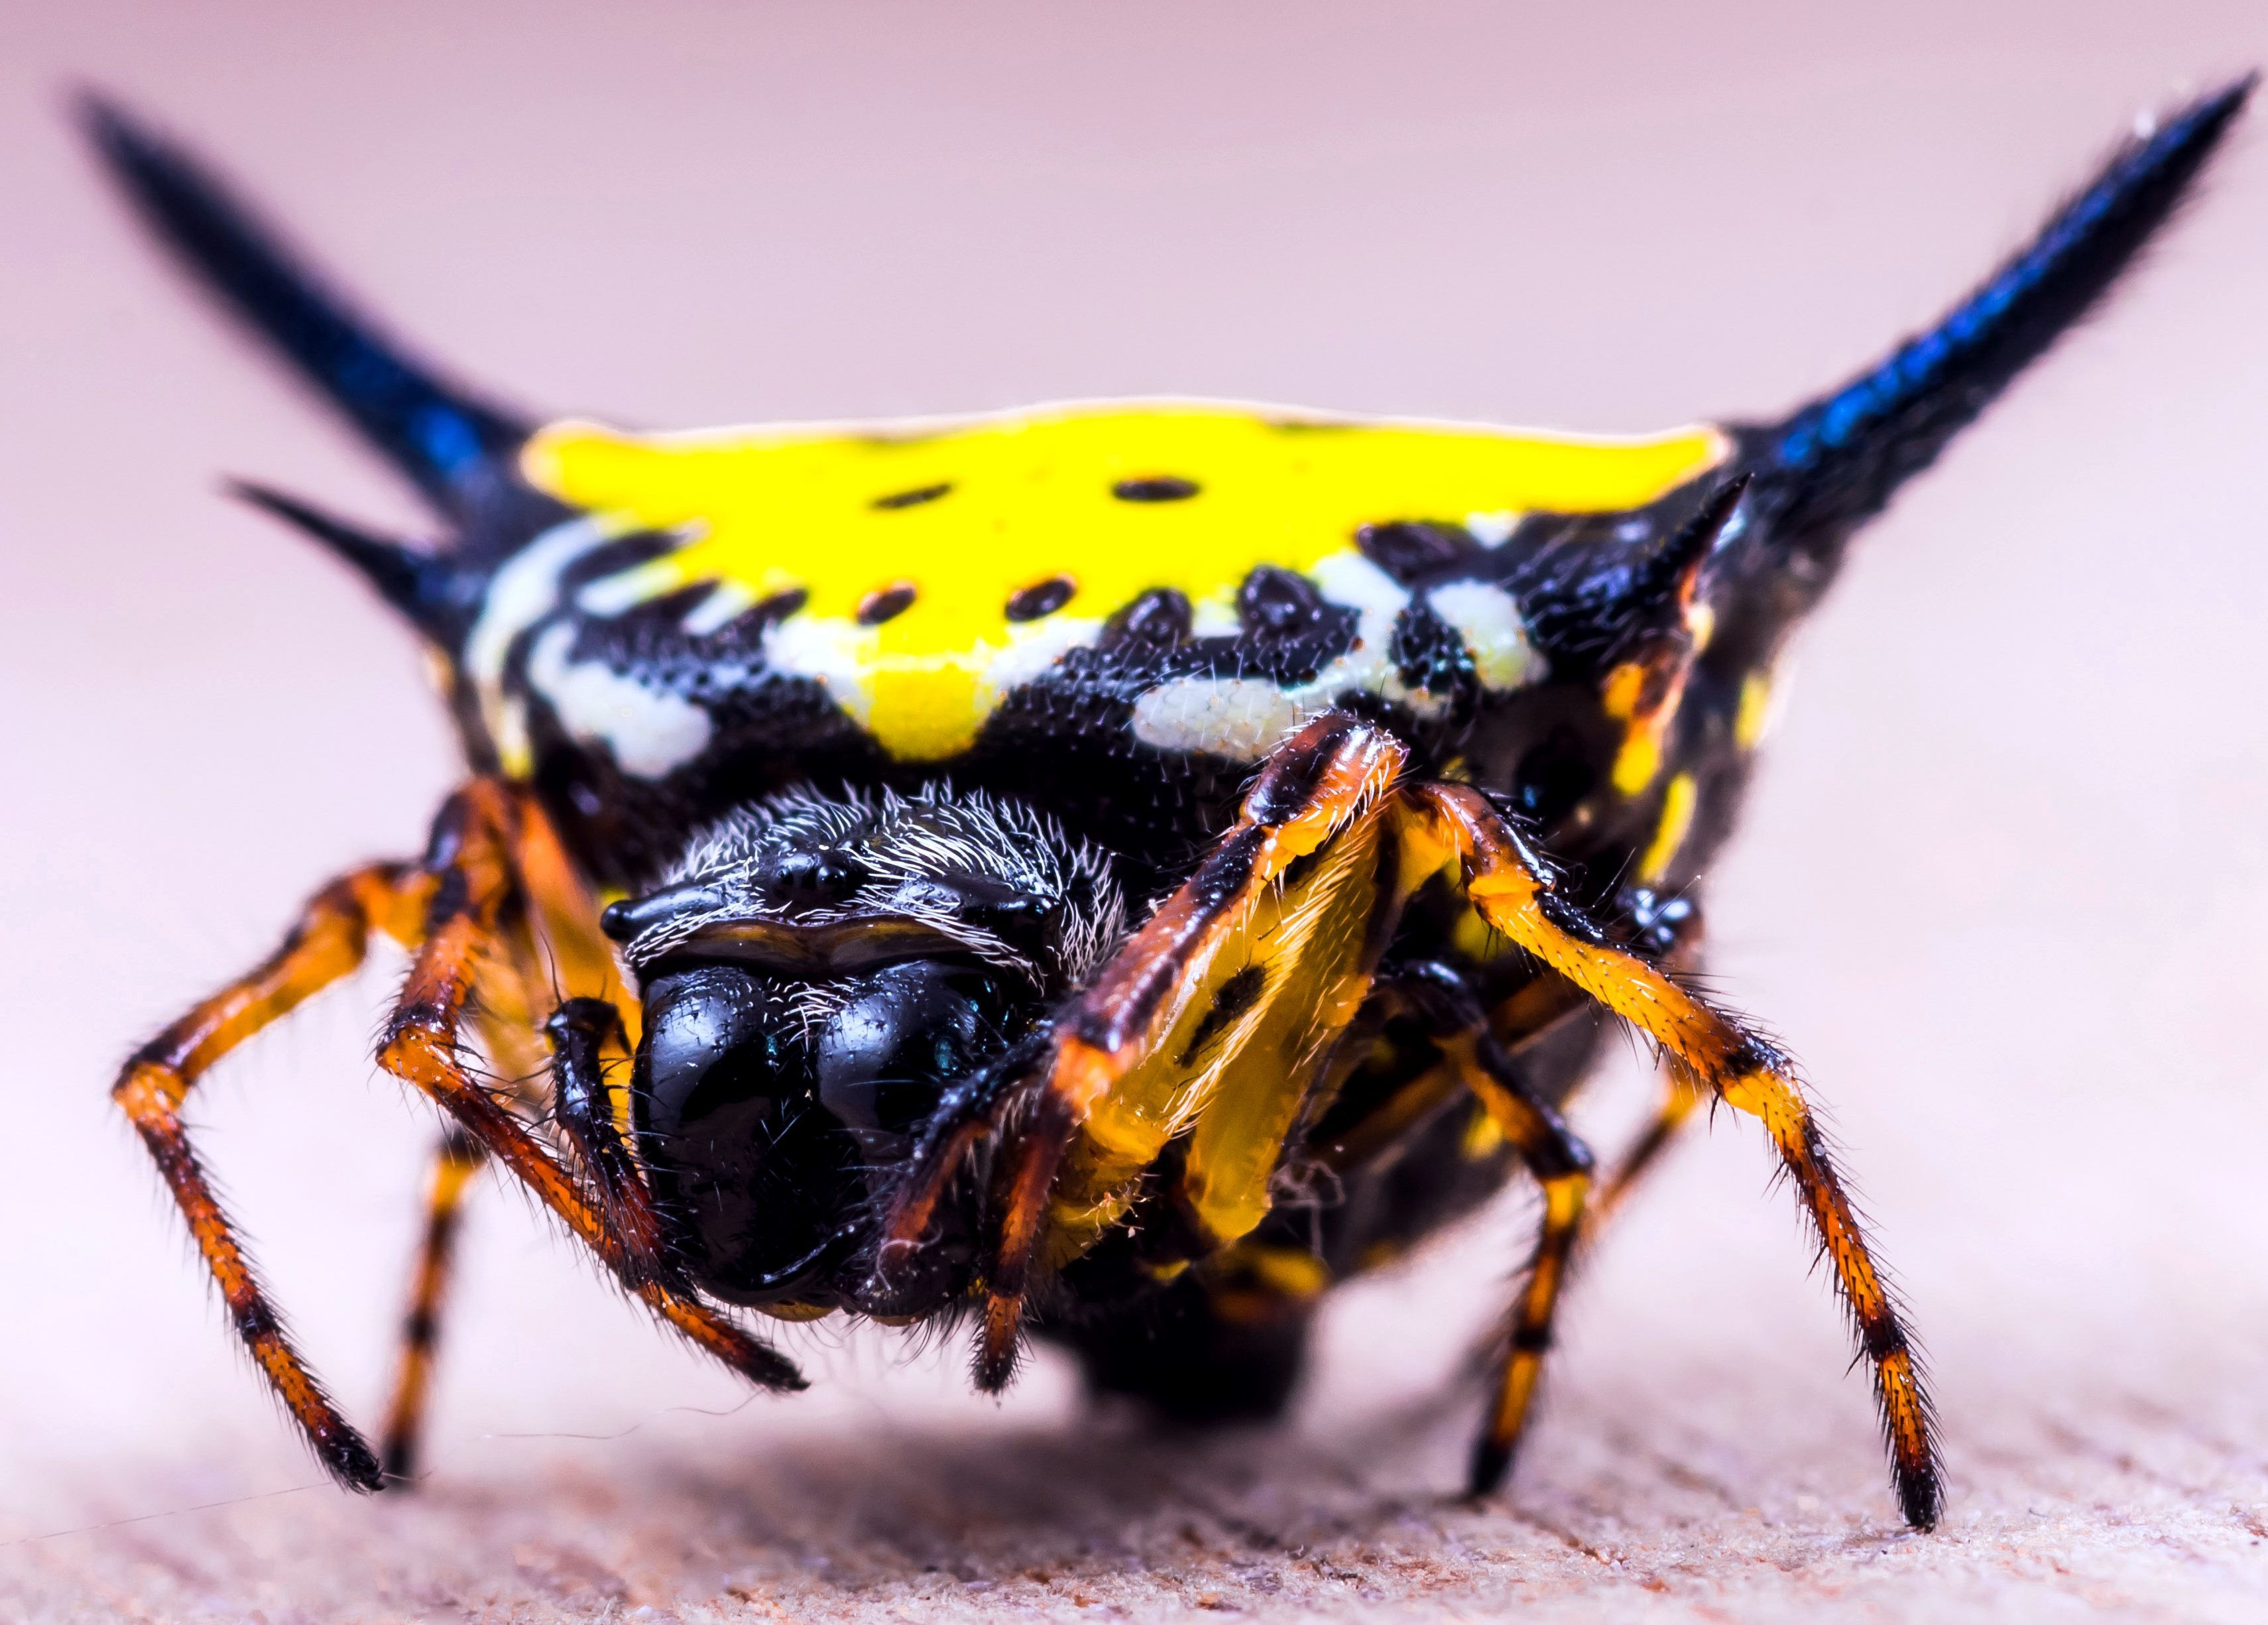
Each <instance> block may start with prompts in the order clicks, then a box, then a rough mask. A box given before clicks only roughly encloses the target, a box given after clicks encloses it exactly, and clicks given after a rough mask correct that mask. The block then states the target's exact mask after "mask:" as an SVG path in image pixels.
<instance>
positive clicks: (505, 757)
mask: <svg viewBox="0 0 2268 1625" xmlns="http://www.w3.org/2000/svg"><path fill="white" fill-rule="evenodd" d="M629 528H630V527H629V526H628V525H627V524H626V523H624V522H623V521H622V520H621V519H618V518H613V517H610V516H608V515H605V514H596V513H589V514H585V515H584V516H583V517H582V518H575V519H569V520H566V521H565V522H564V523H562V524H558V525H555V526H552V527H551V528H550V529H549V530H548V531H545V532H544V533H542V534H541V535H540V536H538V537H536V538H535V540H533V541H531V542H529V543H528V544H527V546H526V547H524V548H521V549H520V550H519V552H517V553H515V554H513V555H512V556H511V557H510V558H508V559H506V560H505V561H504V563H503V564H502V565H501V566H500V567H499V568H498V569H497V573H496V575H495V576H494V577H492V578H491V579H490V582H489V587H488V591H487V592H485V593H484V594H482V598H481V613H480V618H479V619H478V620H476V621H474V622H473V629H472V631H471V632H470V633H468V634H467V636H466V638H465V673H466V675H467V676H468V677H470V678H471V679H472V680H473V690H474V692H475V694H476V695H479V697H480V702H481V719H482V722H483V723H485V724H487V727H488V731H489V738H490V741H491V742H492V743H493V744H494V745H495V746H496V747H497V755H498V756H499V757H500V758H501V759H502V761H503V763H504V771H505V772H507V773H509V774H512V775H513V776H524V775H526V774H527V772H528V770H529V768H531V767H532V766H533V765H534V764H533V761H532V760H531V759H530V755H529V751H528V745H527V717H526V715H525V714H524V712H523V711H522V710H521V709H520V707H519V705H518V704H517V703H516V702H513V701H512V700H511V699H509V698H508V697H507V696H506V695H505V694H504V662H505V661H506V660H508V659H510V658H512V643H514V641H516V640H517V639H518V638H519V635H520V634H521V633H523V632H525V631H527V629H529V628H530V627H532V626H534V625H535V623H536V622H537V621H541V620H542V619H543V617H544V616H546V615H548V614H550V613H551V612H552V611H553V610H555V609H556V608H558V607H559V577H561V576H562V575H563V574H564V573H565V571H566V570H567V567H568V566H569V565H571V564H572V563H574V562H575V561H576V560H577V559H579V558H581V557H582V556H583V555H585V554H586V553H588V552H590V551H591V550H592V549H593V548H598V547H601V546H603V545H604V544H606V543H607V542H609V541H612V540H614V539H615V537H617V536H619V535H622V533H624V532H625V531H626V530H628V529H629Z"/></svg>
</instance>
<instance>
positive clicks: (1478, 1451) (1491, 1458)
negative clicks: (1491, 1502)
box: [1465, 1433, 1512, 1501]
mask: <svg viewBox="0 0 2268 1625" xmlns="http://www.w3.org/2000/svg"><path fill="white" fill-rule="evenodd" d="M1510 1471H1512V1450H1511V1447H1510V1446H1509V1445H1503V1444H1499V1442H1498V1441H1497V1440H1496V1439H1494V1438H1491V1437H1490V1436H1489V1435H1488V1434H1485V1433H1484V1434H1482V1435H1481V1436H1480V1438H1477V1439H1475V1440H1474V1441H1473V1461H1472V1468H1471V1471H1469V1473H1467V1474H1466V1475H1465V1495H1466V1496H1467V1498H1468V1499H1469V1500H1474V1501H1480V1500H1484V1499H1485V1498H1486V1497H1488V1496H1492V1495H1494V1494H1495V1493H1496V1492H1497V1491H1498V1490H1499V1489H1503V1488H1504V1478H1505V1474H1507V1473H1509V1472H1510Z"/></svg>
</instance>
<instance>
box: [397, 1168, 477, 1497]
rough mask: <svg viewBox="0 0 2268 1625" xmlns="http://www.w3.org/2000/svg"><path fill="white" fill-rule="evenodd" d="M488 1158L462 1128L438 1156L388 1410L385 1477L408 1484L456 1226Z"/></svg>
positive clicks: (413, 1469) (413, 1470)
mask: <svg viewBox="0 0 2268 1625" xmlns="http://www.w3.org/2000/svg"><path fill="white" fill-rule="evenodd" d="M487 1161H488V1153H487V1152H485V1151H482V1149H481V1148H480V1147H479V1146H478V1145H477V1144H475V1143H474V1142H473V1141H472V1140H471V1139H469V1138H468V1137H467V1136H465V1135H464V1134H463V1133H462V1132H461V1131H460V1130H458V1129H450V1130H449V1131H448V1132H447V1133H446V1134H444V1135H443V1136H441V1143H440V1145H439V1146H438V1148H437V1149H436V1150H435V1151H434V1153H433V1177H432V1181H431V1185H430V1186H429V1187H428V1188H427V1191H426V1196H425V1232H424V1234H423V1236H422V1237H420V1238H419V1240H418V1245H417V1267H416V1269H415V1270H414V1271H413V1272H412V1274H411V1276H410V1279H409V1312H408V1313H405V1314H404V1315H403V1316H402V1318H401V1359H400V1363H399V1364H397V1365H396V1367H395V1369H394V1397H393V1399H392V1400H391V1401H389V1402H388V1403H387V1408H386V1430H385V1431H384V1433H382V1434H381V1435H380V1436H379V1437H380V1438H382V1439H383V1440H384V1441H385V1443H384V1450H385V1462H386V1476H387V1478H389V1479H392V1480H394V1481H395V1482H407V1481H409V1480H410V1479H412V1478H415V1477H416V1474H417V1452H418V1445H419V1440H420V1437H421V1436H422V1434H423V1431H424V1426H425V1401H426V1397H427V1395H428V1393H430V1392H431V1387H432V1380H433V1356H434V1349H435V1347H436V1345H437V1343H438V1341H439V1339H440V1335H441V1310H442V1306H443V1305H444V1304H445V1303H446V1301H447V1298H448V1293H449V1277H450V1275H451V1273H452V1267H453V1262H454V1259H455V1254H456V1243H457V1225H458V1221H459V1218H460V1217H461V1215H462V1213H463V1211H464V1202H465V1195H466V1193H467V1192H468V1191H469V1190H470V1189H471V1188H472V1183H473V1176H474V1175H475V1174H476V1173H479V1172H480V1171H481V1167H482V1164H484V1163H486V1162H487Z"/></svg>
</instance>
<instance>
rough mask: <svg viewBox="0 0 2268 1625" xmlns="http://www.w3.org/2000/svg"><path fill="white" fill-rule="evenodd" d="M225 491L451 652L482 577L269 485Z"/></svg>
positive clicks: (235, 485)
mask: <svg viewBox="0 0 2268 1625" xmlns="http://www.w3.org/2000/svg"><path fill="white" fill-rule="evenodd" d="M228 490H229V494H230V495H231V496H235V497H237V498H239V500H241V501H244V502H247V503H249V504H252V505H253V506H254V507H255V508H258V509H260V510H261V511H262V512H265V513H270V514H273V515H274V516H275V517H276V518H279V519H281V520H283V521H284V523H285V524H286V525H289V526H291V527H292V528H293V529H294V530H297V531H298V532H299V533H301V534H302V535H306V536H311V537H313V539H314V540H317V541H319V542H320V543H322V544H323V546H324V547H326V548H328V549H329V550H330V551H331V553H332V554H333V555H335V557H338V558H341V559H343V560H345V561H346V562H348V563H349V564H351V565H353V566H354V568H355V570H357V572H358V573H359V574H360V575H361V577H363V579H364V580H365V581H367V582H368V583H370V585H372V586H373V587H375V588H376V589H377V590H378V595H379V597H380V598H382V599H385V600H386V601H387V603H388V604H391V605H392V606H393V607H394V608H396V609H398V610H400V611H401V613H402V614H404V615H406V616H408V617H409V620H410V621H411V622H413V623H414V624H415V625H416V628H417V629H418V630H419V631H421V632H423V633H424V634H425V635H426V636H428V637H431V638H432V639H433V640H434V641H435V642H437V643H441V644H443V645H445V646H447V647H451V648H453V647H454V646H455V644H456V642H457V640H458V639H459V638H460V637H461V636H463V634H464V632H465V630H466V629H467V627H468V624H469V622H470V619H471V616H472V614H473V612H474V610H475V608H476V607H477V606H478V603H479V594H480V588H481V585H482V577H480V576H479V575H478V574H477V573H476V572H474V571H470V570H466V569H464V568H462V567H461V566H460V565H459V564H458V563H457V562H455V561H454V560H453V559H452V558H450V557H449V556H448V555H439V554H433V553H429V552H425V551H423V550H422V549H419V548H412V547H409V546H407V545H406V544H404V543H402V542H400V541H397V540H394V538H392V537H390V536H381V535H379V534H378V533H375V532H372V531H369V530H365V529H364V528H363V527H362V526H358V525H355V524H352V523H350V522H349V521H348V520H345V519H342V518H338V517H337V516H336V515H335V514H331V513H326V512H325V511H323V510H321V509H320V508H318V507H316V506H314V505H313V504H312V503H308V502H305V501H302V500H301V499H300V498H298V497H297V496H290V495H287V494H286V493H284V492H283V491H279V490H276V489H274V488H273V487H271V486H266V485H261V484H257V483H255V482H252V481H249V480H238V481H232V482H230V485H229V487H228Z"/></svg>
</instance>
